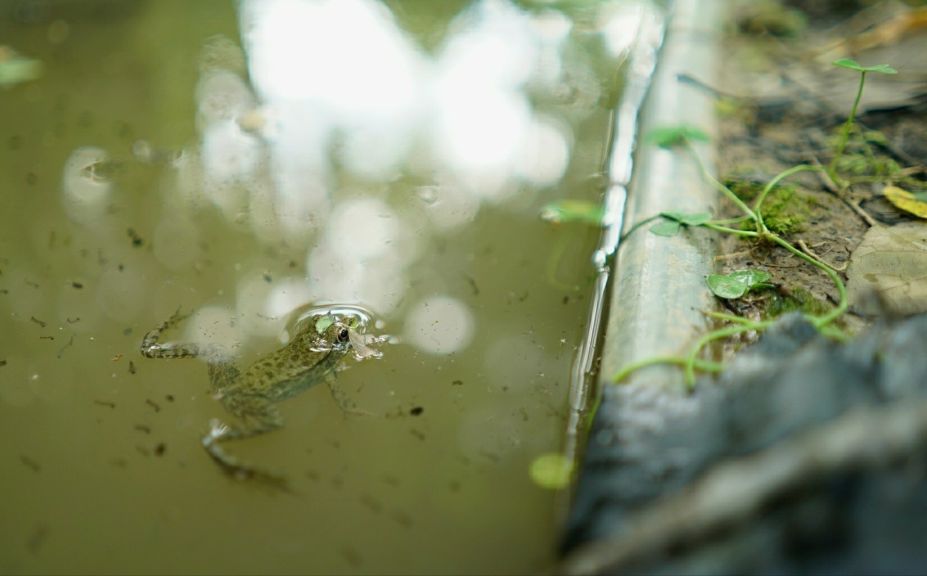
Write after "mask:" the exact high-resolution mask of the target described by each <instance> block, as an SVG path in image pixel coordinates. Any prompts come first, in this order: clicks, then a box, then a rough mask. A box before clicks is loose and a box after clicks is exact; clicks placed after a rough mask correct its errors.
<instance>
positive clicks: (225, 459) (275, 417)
mask: <svg viewBox="0 0 927 576" xmlns="http://www.w3.org/2000/svg"><path fill="white" fill-rule="evenodd" d="M239 416H240V417H241V418H242V420H243V421H244V422H245V423H246V424H249V425H248V426H245V427H234V426H229V425H228V424H225V423H223V422H222V421H221V420H218V419H215V418H214V419H213V420H211V421H210V422H209V432H208V433H207V434H206V435H205V436H203V440H202V443H203V448H205V449H206V452H208V453H209V455H210V456H211V457H212V459H213V460H215V461H216V463H217V464H219V466H221V467H222V469H223V470H224V471H225V472H226V473H227V474H229V475H230V476H232V477H233V478H237V479H240V480H249V479H255V480H260V481H262V482H266V483H269V484H272V485H274V486H277V487H280V488H286V480H285V479H284V478H283V477H282V476H281V475H279V474H275V473H272V472H268V471H266V470H262V469H260V468H258V467H256V466H253V465H251V464H248V463H246V462H243V461H241V460H240V459H239V458H237V457H235V456H233V455H231V454H229V453H228V452H226V451H225V450H224V449H223V448H222V446H221V444H222V443H223V442H228V441H231V440H242V439H244V438H250V437H252V436H258V435H259V434H264V433H265V432H270V431H272V430H276V429H277V428H280V427H281V426H282V425H283V419H282V418H281V416H280V414H279V412H278V411H277V410H276V408H274V407H273V406H267V407H265V408H264V409H263V410H262V411H261V413H260V414H253V415H249V414H239ZM249 416H252V417H250V418H249Z"/></svg>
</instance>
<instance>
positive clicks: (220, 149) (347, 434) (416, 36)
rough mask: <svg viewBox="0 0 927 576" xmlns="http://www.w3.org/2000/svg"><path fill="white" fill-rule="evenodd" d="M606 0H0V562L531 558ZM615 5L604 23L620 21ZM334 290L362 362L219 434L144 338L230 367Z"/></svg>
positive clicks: (136, 568) (215, 566) (597, 103)
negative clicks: (262, 429)
mask: <svg viewBox="0 0 927 576" xmlns="http://www.w3.org/2000/svg"><path fill="white" fill-rule="evenodd" d="M625 5H626V3H618V4H607V3H606V4H602V5H598V4H596V5H592V4H590V5H586V4H584V3H577V4H575V5H574V4H568V3H567V4H566V7H565V8H562V9H561V7H560V5H559V4H551V5H546V4H538V5H535V4H531V3H525V4H522V5H515V4H511V3H509V2H503V1H499V2H475V3H469V2H455V3H443V2H442V3H432V2H390V3H387V4H380V3H375V2H372V1H362V0H351V1H343V0H338V1H334V0H329V1H319V2H297V1H284V0H279V1H243V2H240V3H238V4H235V3H228V2H217V1H203V2H190V3H188V2H153V1H149V2H145V1H139V2H132V3H127V2H111V1H110V2H107V1H90V0H87V1H75V2H53V3H30V2H14V3H12V5H6V6H4V7H3V8H0V42H2V43H5V44H7V45H8V46H9V47H11V48H13V49H14V50H16V51H17V52H18V53H19V54H21V55H23V56H26V57H29V58H34V59H37V60H39V61H40V62H41V63H42V68H43V69H42V75H41V77H40V78H38V79H35V80H32V81H28V82H23V83H21V84H18V85H15V86H11V87H8V88H7V89H0V190H2V191H0V318H2V320H0V454H2V457H0V471H2V477H3V480H2V485H3V489H4V492H5V493H6V495H7V497H6V498H3V499H2V504H0V535H2V538H0V570H2V571H5V572H49V571H68V572H72V571H73V572H82V571H83V572H86V571H94V572H97V571H100V572H159V573H161V572H190V573H192V572H222V573H244V572H258V571H261V572H273V573H284V572H287V573H290V572H301V573H306V572H325V573H357V572H381V573H382V572H428V573H435V572H453V573H460V572H492V573H501V572H525V571H532V570H539V569H542V568H543V567H545V566H547V565H549V564H550V562H551V560H552V558H553V553H554V552H553V550H554V543H555V540H556V530H557V525H558V524H557V522H558V516H557V514H556V506H555V499H556V497H557V495H556V493H554V492H551V491H547V490H544V489H542V488H540V487H538V486H536V485H535V484H534V483H533V482H532V481H531V478H530V477H529V474H528V470H529V466H530V463H531V462H532V460H533V459H535V458H537V457H538V456H540V455H542V454H545V453H550V452H557V451H558V450H560V449H561V446H562V438H563V424H564V421H565V417H566V411H567V392H568V388H569V377H570V365H571V362H572V360H573V356H574V353H575V350H576V347H577V346H578V344H579V342H580V339H581V337H582V334H583V322H584V319H585V311H586V309H587V307H588V295H589V293H590V292H589V291H590V288H591V281H592V279H593V274H594V269H593V267H592V264H591V262H590V258H589V256H590V254H591V251H592V249H593V248H594V245H595V242H596V239H597V234H598V232H597V231H596V230H594V229H592V228H588V227H584V226H583V225H579V224H572V225H571V224H563V225H559V226H553V225H551V224H549V223H545V222H542V221H541V220H540V219H539V218H538V212H539V210H540V208H541V207H542V206H544V205H545V204H546V203H548V202H551V201H554V200H557V199H561V198H574V199H588V200H597V199H598V198H599V194H600V191H601V178H600V175H599V174H598V172H599V170H600V162H601V156H602V146H603V144H604V140H605V138H606V125H607V114H608V110H609V107H610V105H611V103H612V102H613V100H614V97H615V85H614V84H615V82H614V77H615V69H616V68H617V67H618V64H619V62H620V52H621V50H622V45H623V40H622V38H624V37H626V36H628V35H629V34H632V33H633V30H631V32H629V30H628V29H627V28H622V27H621V24H622V22H625V23H627V21H629V18H631V17H630V16H629V13H628V12H627V11H626V10H623V7H624V6H625ZM622 19H623V20H622ZM326 303H341V304H349V305H357V306H363V307H364V308H366V309H368V310H370V311H371V312H372V313H373V314H374V315H375V317H376V318H377V319H378V327H377V328H376V331H377V332H378V333H386V334H390V335H393V336H395V338H394V343H393V344H390V345H386V346H384V349H383V351H384V357H383V358H382V359H380V360H365V361H363V362H355V361H348V362H347V365H348V369H346V370H345V371H343V372H341V373H340V374H339V377H338V386H339V388H340V389H341V390H343V391H344V392H345V393H346V394H347V397H348V398H350V401H351V402H352V403H355V404H356V406H357V407H358V408H359V409H361V410H364V411H367V412H370V413H372V415H371V416H356V415H348V414H344V413H342V412H341V410H339V408H338V406H337V405H336V403H335V402H334V401H333V400H332V398H331V396H330V394H329V392H328V390H327V389H326V388H325V387H324V386H318V387H315V388H313V389H311V390H309V391H307V392H306V393H304V394H302V395H300V396H298V397H296V398H293V399H291V400H289V401H287V402H286V403H284V404H281V405H280V406H281V409H282V412H283V415H284V418H285V419H286V426H285V427H284V428H283V429H281V430H279V431H276V432H274V433H272V434H267V435H264V436H261V437H258V438H254V439H250V440H247V441H243V442H240V443H236V445H234V446H233V447H232V448H230V449H231V450H234V451H235V452H236V453H237V454H239V455H241V456H242V457H243V458H246V459H247V460H249V461H251V462H255V463H258V464H260V465H262V466H266V467H268V468H272V469H275V470H279V471H282V472H283V473H284V474H286V476H287V477H288V479H289V481H290V485H291V488H292V492H291V493H281V492H275V491H272V490H267V489H263V488H261V487H259V486H256V485H254V484H253V483H248V482H241V481H236V480H234V479H232V478H228V477H226V476H225V475H223V473H222V471H221V470H220V469H219V468H218V467H217V466H216V465H215V464H214V463H213V462H212V461H211V460H210V459H209V457H208V456H207V455H206V453H205V452H204V451H203V449H202V447H201V446H200V444H199V439H200V437H201V436H202V434H203V433H204V432H205V431H206V429H207V423H208V421H209V420H210V418H213V417H221V418H229V416H228V415H227V414H224V413H223V410H222V407H221V405H220V404H219V403H218V402H216V401H215V400H214V399H213V398H211V397H210V395H209V393H208V378H207V375H206V367H205V364H203V363H202V362H198V361H196V360H175V361H155V360H147V359H144V358H142V357H141V355H140V354H139V352H138V345H139V342H140V340H141V337H142V336H143V335H144V333H145V332H146V331H147V330H149V329H151V328H153V327H154V326H156V325H157V324H158V323H159V322H161V321H162V320H164V319H166V318H167V317H168V316H170V314H171V313H173V312H174V311H175V310H176V309H178V308H182V309H183V310H185V311H188V312H192V313H193V316H192V317H191V318H190V320H189V321H188V322H187V323H186V324H185V325H184V326H181V327H180V328H179V329H178V330H176V331H175V333H173V334H172V335H171V336H170V339H174V340H188V341H191V340H192V341H198V342H204V343H210V344H216V345H220V346H224V347H225V349H226V350H227V353H228V354H230V355H233V356H235V357H236V358H238V362H239V363H240V364H241V365H247V363H248V362H250V361H252V360H254V359H255V358H256V357H258V356H259V355H260V354H262V353H266V352H269V351H272V350H274V349H277V348H279V347H280V346H281V345H282V342H283V341H284V340H285V338H286V332H285V327H286V324H287V321H288V320H291V316H292V311H293V310H294V309H298V308H299V307H301V306H303V307H304V306H308V305H319V304H326Z"/></svg>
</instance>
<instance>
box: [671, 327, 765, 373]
mask: <svg viewBox="0 0 927 576" xmlns="http://www.w3.org/2000/svg"><path fill="white" fill-rule="evenodd" d="M771 325H772V321H770V320H767V321H763V322H751V323H750V324H740V323H738V324H735V325H734V326H727V327H725V328H719V329H717V330H712V331H711V332H709V333H707V334H705V335H703V336H702V337H701V338H699V339H698V340H697V341H696V342H695V345H694V346H692V350H691V351H690V352H689V355H688V356H687V357H686V359H685V364H684V365H685V378H686V385H687V386H689V388H692V386H694V385H695V368H696V364H698V363H699V362H704V360H699V359H698V358H697V356H698V353H699V352H700V351H701V350H702V348H704V347H705V346H706V345H707V344H709V343H711V342H713V341H715V340H720V339H721V338H727V337H729V336H736V335H737V334H740V333H742V332H749V331H751V330H763V329H766V328H768V327H769V326H771Z"/></svg>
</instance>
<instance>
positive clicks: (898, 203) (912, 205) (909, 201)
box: [882, 186, 927, 219]
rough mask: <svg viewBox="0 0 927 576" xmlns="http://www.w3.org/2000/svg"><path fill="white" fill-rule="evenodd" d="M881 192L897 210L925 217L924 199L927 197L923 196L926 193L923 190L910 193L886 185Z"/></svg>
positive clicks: (926, 214)
mask: <svg viewBox="0 0 927 576" xmlns="http://www.w3.org/2000/svg"><path fill="white" fill-rule="evenodd" d="M882 193H883V194H885V197H886V198H888V201H889V202H891V203H892V204H894V205H895V207H896V208H898V209H899V210H904V211H905V212H907V213H909V214H914V215H915V216H917V217H918V218H924V219H927V201H925V200H927V197H925V196H927V194H925V193H924V192H917V193H914V194H912V193H911V192H908V191H907V190H905V189H903V188H899V187H897V186H886V187H885V188H883V189H882Z"/></svg>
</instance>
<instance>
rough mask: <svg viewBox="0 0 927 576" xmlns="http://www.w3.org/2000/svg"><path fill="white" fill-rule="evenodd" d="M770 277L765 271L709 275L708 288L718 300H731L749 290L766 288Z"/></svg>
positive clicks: (742, 271) (739, 271) (740, 271)
mask: <svg viewBox="0 0 927 576" xmlns="http://www.w3.org/2000/svg"><path fill="white" fill-rule="evenodd" d="M770 278H771V276H770V275H769V272H766V271H765V270H737V271H735V272H731V273H730V274H710V275H709V276H708V288H709V289H710V290H711V293H712V294H714V295H715V296H717V297H718V298H724V299H726V300H733V299H735V298H740V297H741V296H743V295H744V294H746V293H747V292H749V291H750V290H755V289H756V288H762V287H764V286H768V285H769V284H768V282H769V280H770Z"/></svg>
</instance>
